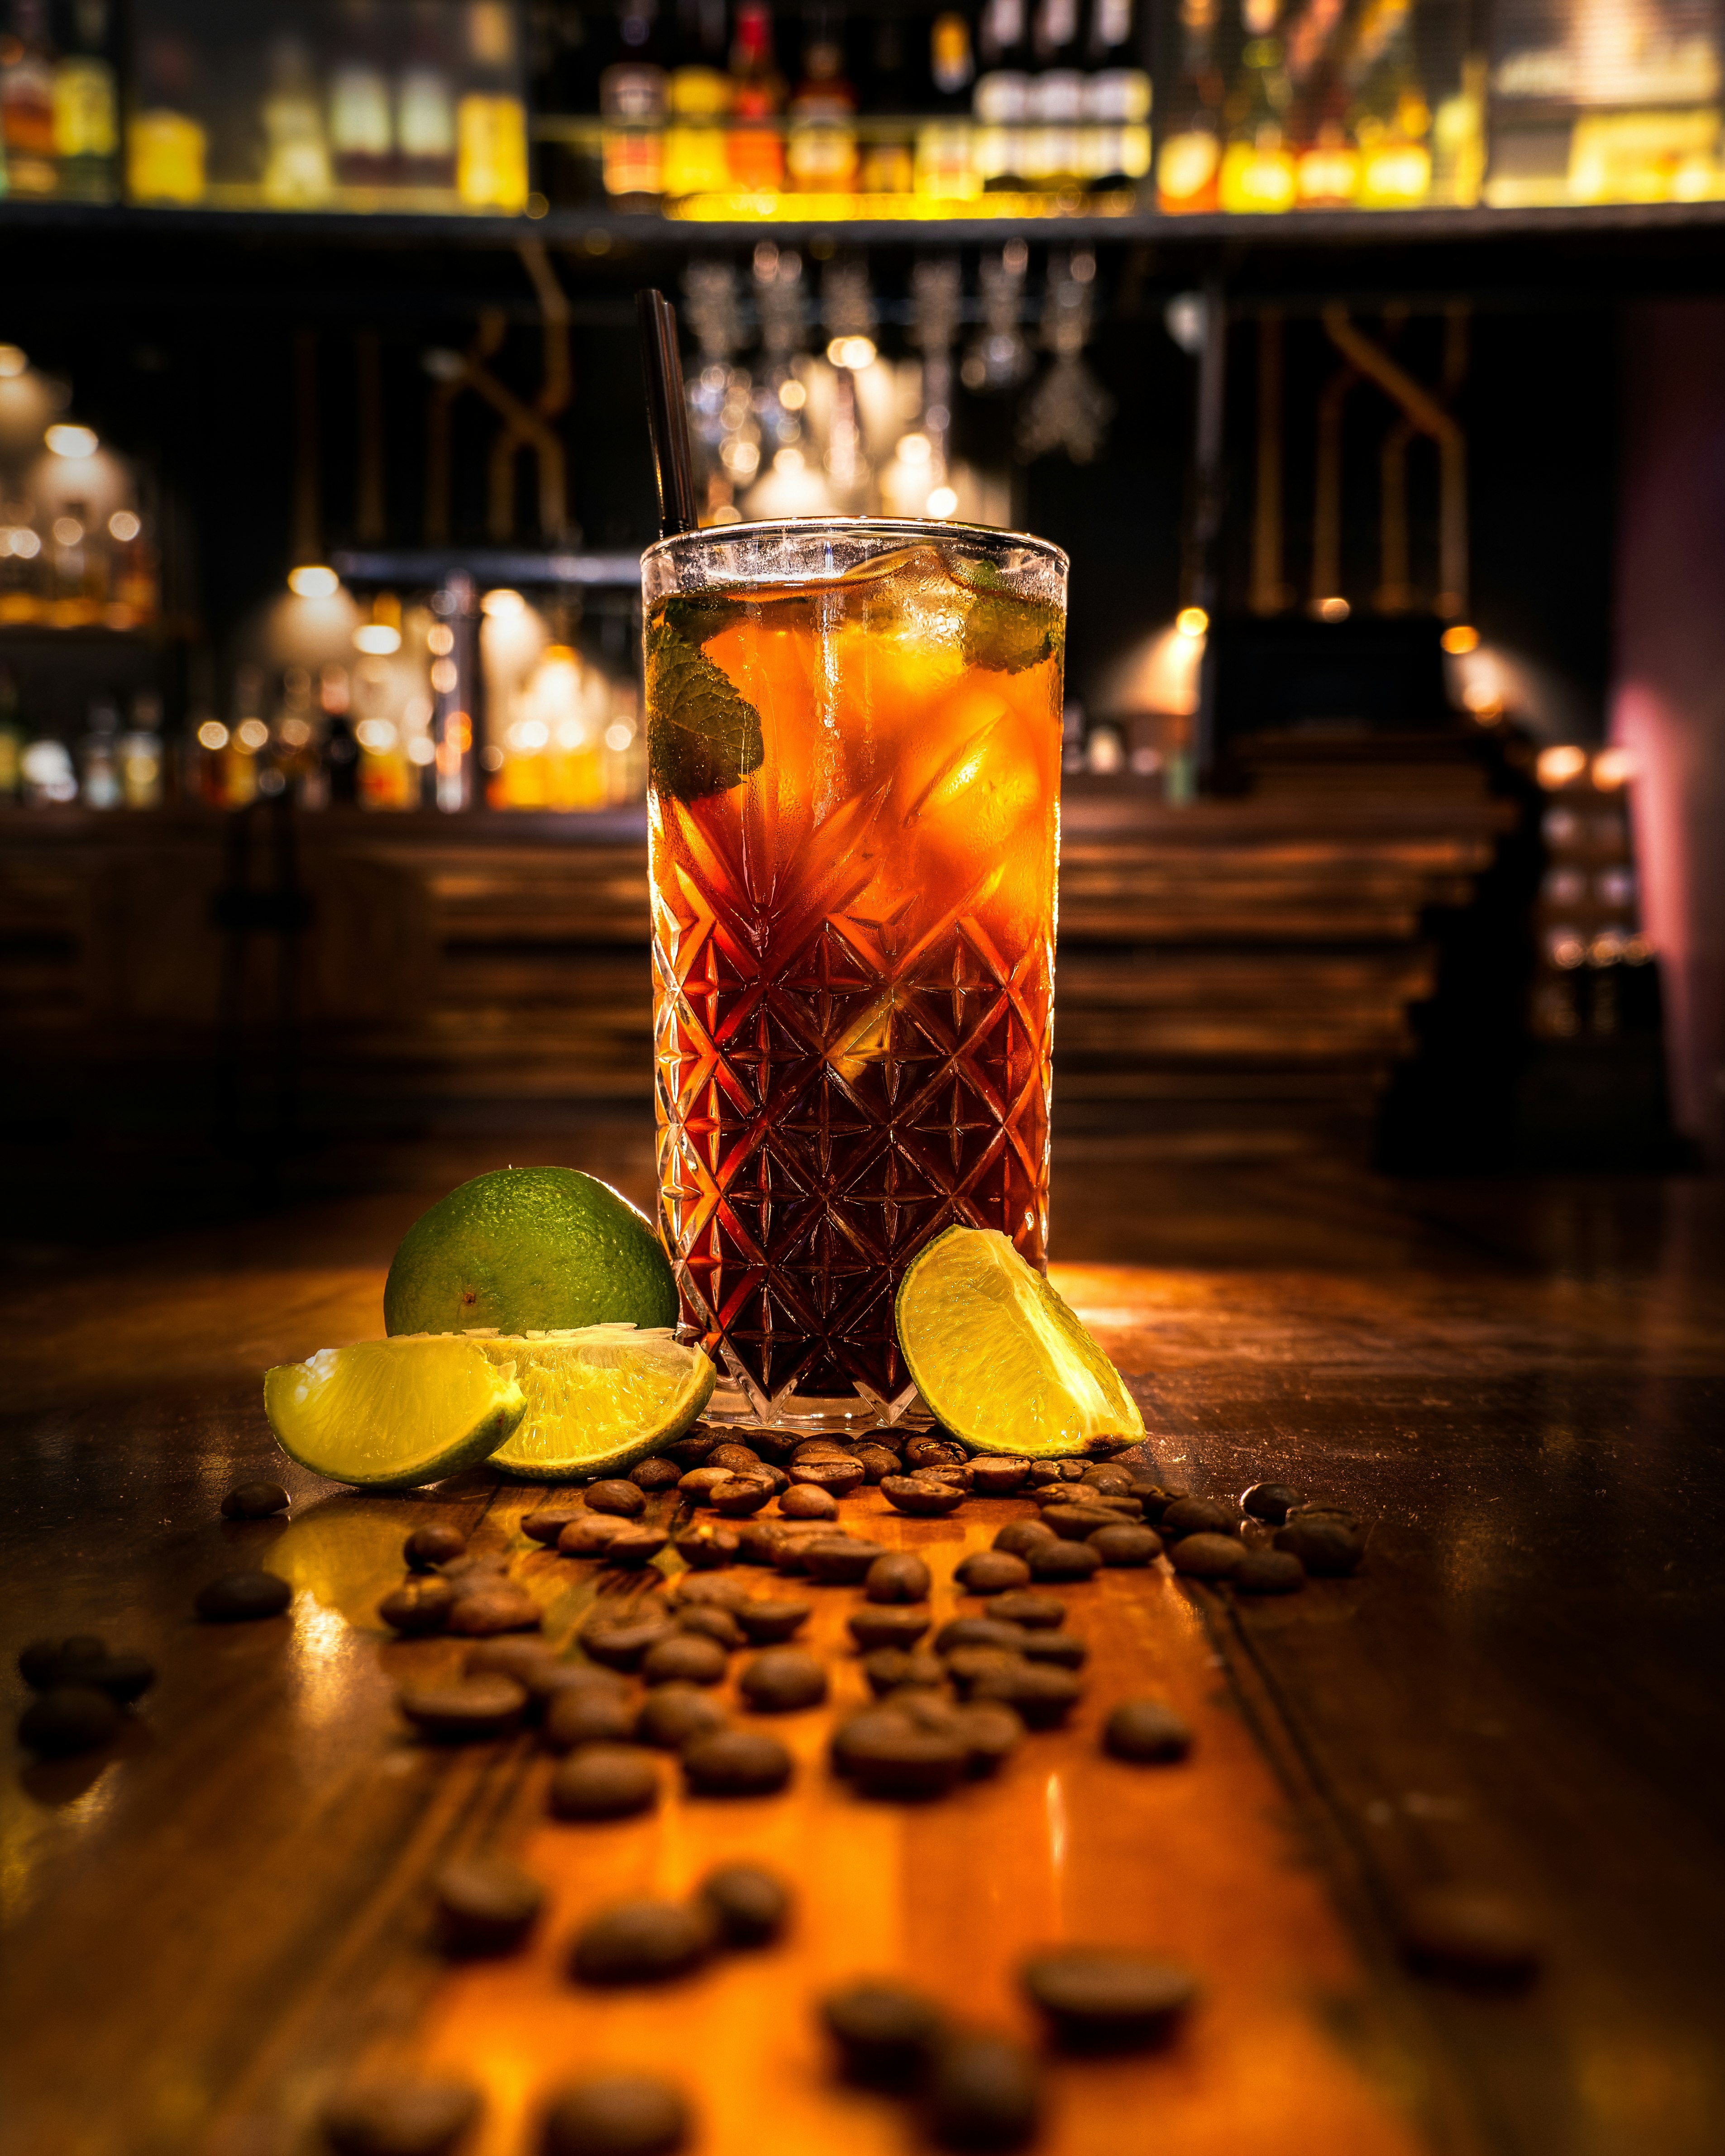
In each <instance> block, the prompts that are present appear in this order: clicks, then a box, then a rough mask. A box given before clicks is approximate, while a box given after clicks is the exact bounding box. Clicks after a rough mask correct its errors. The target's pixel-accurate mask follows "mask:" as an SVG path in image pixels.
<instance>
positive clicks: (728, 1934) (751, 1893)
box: [696, 1864, 791, 1948]
mask: <svg viewBox="0 0 1725 2156" xmlns="http://www.w3.org/2000/svg"><path fill="white" fill-rule="evenodd" d="M696 1896H697V1897H698V1898H699V1899H700V1900H701V1902H704V1903H705V1904H706V1908H707V1911H708V1912H709V1914H710V1915H711V1917H712V1918H713V1920H714V1922H715V1923H716V1925H717V1927H718V1932H719V1938H720V1939H721V1943H723V1944H724V1945H726V1946H727V1947H743V1948H752V1947H765V1946H771V1945H772V1943H773V1941H774V1940H775V1939H776V1938H778V1937H779V1935H780V1934H781V1933H783V1930H784V1928H785V1924H786V1922H787V1920H788V1917H789V1916H790V1913H791V1890H790V1889H789V1887H788V1886H786V1885H785V1883H784V1881H783V1879H781V1878H779V1877H778V1875H777V1874H776V1873H774V1872H772V1871H762V1868H761V1866H759V1865H758V1864H721V1866H719V1868H718V1869H717V1871H709V1872H708V1874H707V1875H706V1878H705V1879H703V1880H702V1881H701V1884H700V1886H698V1887H697V1888H696Z"/></svg>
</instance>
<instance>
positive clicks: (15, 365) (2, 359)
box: [0, 344, 30, 382]
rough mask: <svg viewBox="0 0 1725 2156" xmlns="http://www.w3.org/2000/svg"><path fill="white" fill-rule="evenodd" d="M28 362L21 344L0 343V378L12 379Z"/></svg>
mask: <svg viewBox="0 0 1725 2156" xmlns="http://www.w3.org/2000/svg"><path fill="white" fill-rule="evenodd" d="M29 363H30V362H29V361H28V358H27V357H25V355H24V350H23V346H22V345H16V344H0V380H4V381H7V382H10V381H12V380H13V379H14V378H15V377H17V376H18V375H20V374H22V373H23V371H24V369H25V368H26V367H28V365H29Z"/></svg>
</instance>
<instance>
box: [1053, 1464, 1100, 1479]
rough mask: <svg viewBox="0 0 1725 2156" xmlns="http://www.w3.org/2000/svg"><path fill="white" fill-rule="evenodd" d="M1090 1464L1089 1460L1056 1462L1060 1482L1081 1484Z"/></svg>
mask: <svg viewBox="0 0 1725 2156" xmlns="http://www.w3.org/2000/svg"><path fill="white" fill-rule="evenodd" d="M1090 1464H1091V1463H1090V1462H1089V1460H1055V1466H1056V1467H1057V1468H1059V1470H1060V1480H1061V1481H1063V1482H1081V1481H1083V1480H1084V1471H1085V1469H1086V1467H1088V1466H1090Z"/></svg>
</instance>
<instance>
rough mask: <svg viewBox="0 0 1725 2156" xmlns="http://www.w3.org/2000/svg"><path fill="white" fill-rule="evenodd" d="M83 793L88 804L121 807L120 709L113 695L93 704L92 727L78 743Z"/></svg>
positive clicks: (86, 805)
mask: <svg viewBox="0 0 1725 2156" xmlns="http://www.w3.org/2000/svg"><path fill="white" fill-rule="evenodd" d="M78 778H79V788H78V790H79V793H80V796H81V798H82V799H83V802H84V805H85V808H118V807H119V806H120V804H121V800H122V799H123V798H124V795H123V793H122V790H121V783H120V712H119V710H118V708H117V707H116V705H115V703H114V701H113V699H112V698H111V697H109V696H98V697H96V698H95V700H94V701H93V702H92V703H91V705H90V728H89V731H88V732H87V733H86V734H85V737H84V739H83V740H82V741H81V742H80V743H79V744H78Z"/></svg>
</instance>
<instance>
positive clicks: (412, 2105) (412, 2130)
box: [318, 2076, 480, 2156]
mask: <svg viewBox="0 0 1725 2156" xmlns="http://www.w3.org/2000/svg"><path fill="white" fill-rule="evenodd" d="M479 2113H480V2098H479V2096H478V2094H477V2092H475V2091H474V2090H473V2089H470V2088H468V2087H465V2086H464V2085H463V2084H462V2083H460V2082H413V2081H388V2080H382V2079H380V2078H378V2077H377V2076H368V2077H367V2078H366V2079H364V2080H362V2081H354V2082H349V2083H348V2084H347V2087H345V2088H342V2089H340V2090H338V2091H337V2092H336V2094H335V2095H334V2096H332V2097H329V2098H328V2100H327V2101H326V2102H325V2104H324V2106H323V2108H322V2110H321V2112H320V2113H319V2117H318V2123H319V2124H320V2126H321V2128H322V2129H323V2138H324V2140H325V2142H326V2144H327V2145H328V2146H329V2148H331V2149H332V2150H333V2151H334V2152H335V2156H449V2151H450V2150H451V2149H453V2148H454V2147H455V2146H456V2144H457V2143H459V2142H460V2141H461V2140H462V2139H464V2138H465V2136H466V2133H467V2131H468V2129H469V2128H470V2127H471V2125H472V2124H473V2122H474V2121H475V2119H476V2118H477V2117H479Z"/></svg>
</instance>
